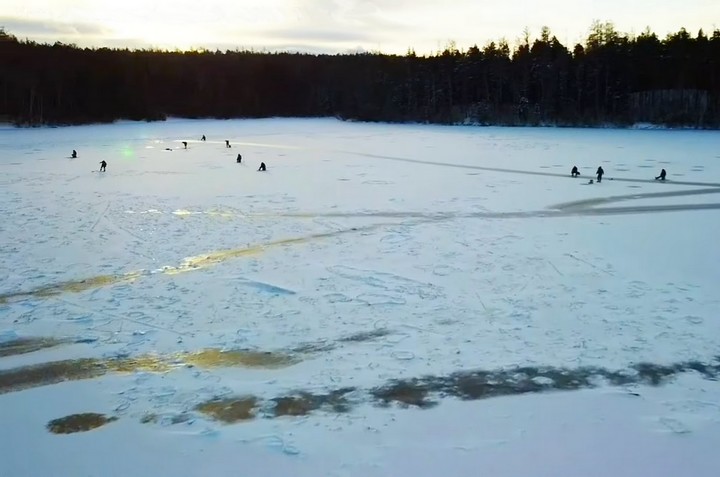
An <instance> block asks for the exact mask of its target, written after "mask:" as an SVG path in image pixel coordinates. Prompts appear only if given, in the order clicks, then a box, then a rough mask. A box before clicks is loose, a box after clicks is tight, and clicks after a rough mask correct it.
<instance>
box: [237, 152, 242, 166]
mask: <svg viewBox="0 0 720 477" xmlns="http://www.w3.org/2000/svg"><path fill="white" fill-rule="evenodd" d="M241 162H242V154H238V156H237V163H238V164H240V163H241Z"/></svg>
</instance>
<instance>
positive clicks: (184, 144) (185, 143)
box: [182, 141, 187, 149]
mask: <svg viewBox="0 0 720 477" xmlns="http://www.w3.org/2000/svg"><path fill="white" fill-rule="evenodd" d="M182 143H183V146H185V149H187V141H183V142H182Z"/></svg>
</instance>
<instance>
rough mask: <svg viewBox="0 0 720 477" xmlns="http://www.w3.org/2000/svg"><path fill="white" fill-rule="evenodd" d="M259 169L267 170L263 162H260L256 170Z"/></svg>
mask: <svg viewBox="0 0 720 477" xmlns="http://www.w3.org/2000/svg"><path fill="white" fill-rule="evenodd" d="M260 171H267V167H265V163H264V162H261V163H260V167H258V172H260Z"/></svg>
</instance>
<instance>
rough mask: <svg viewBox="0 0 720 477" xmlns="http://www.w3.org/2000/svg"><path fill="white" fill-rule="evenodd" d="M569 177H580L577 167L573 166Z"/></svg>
mask: <svg viewBox="0 0 720 477" xmlns="http://www.w3.org/2000/svg"><path fill="white" fill-rule="evenodd" d="M570 175H571V176H573V177H577V176H579V175H580V171H578V168H577V166H573V168H572V171H570Z"/></svg>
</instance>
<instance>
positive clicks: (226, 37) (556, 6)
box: [0, 0, 720, 54]
mask: <svg viewBox="0 0 720 477" xmlns="http://www.w3.org/2000/svg"><path fill="white" fill-rule="evenodd" d="M596 19H597V20H601V21H612V22H613V23H614V24H615V25H616V28H617V29H618V30H619V31H621V32H627V33H640V32H642V31H643V30H644V29H645V27H646V26H649V27H650V28H651V29H652V30H653V31H654V32H655V33H657V34H658V35H659V36H661V37H664V36H665V35H666V34H667V33H670V32H676V31H677V30H679V29H680V27H685V28H687V29H688V31H690V32H691V33H692V34H693V35H695V34H696V33H697V31H698V29H700V28H703V29H704V30H705V31H706V33H711V32H712V31H713V30H714V29H715V28H720V0H684V1H679V0H678V1H668V0H572V1H570V0H539V1H533V2H530V1H527V0H515V1H513V0H443V1H439V0H0V26H4V27H5V29H6V31H8V32H9V33H12V34H14V35H15V36H17V37H18V38H21V39H25V38H28V39H31V40H35V41H39V42H46V43H54V42H55V41H62V42H64V43H76V44H77V45H80V46H109V47H129V48H141V47H148V46H153V47H158V48H168V49H175V48H179V49H189V48H199V47H205V48H209V49H215V48H219V49H221V50H225V49H235V48H238V49H250V48H252V49H255V50H268V51H278V50H282V51H285V50H289V51H303V52H322V53H345V52H348V51H380V52H383V53H397V54H405V53H406V52H407V50H408V48H411V47H412V48H413V49H415V51H416V52H417V53H418V54H430V53H434V52H436V51H438V50H442V49H444V47H445V46H446V45H447V44H448V43H449V42H450V41H454V42H455V43H456V45H457V47H458V48H459V49H461V50H465V49H467V48H468V47H470V46H472V45H475V44H477V45H478V46H481V47H482V46H483V45H484V44H486V43H487V42H488V41H491V40H497V39H500V38H505V39H507V40H508V41H509V42H510V43H513V42H514V41H515V40H516V39H518V38H520V37H521V36H522V32H523V30H524V29H525V28H526V27H527V28H529V30H530V33H531V35H532V36H533V37H536V36H537V35H538V33H539V31H540V28H541V27H542V26H543V25H547V26H549V27H550V29H551V30H552V32H553V34H555V35H556V36H557V37H558V39H559V40H560V41H561V42H563V43H564V44H565V45H566V46H568V47H572V45H573V44H575V43H577V42H581V41H583V40H584V38H585V37H586V36H587V33H588V30H589V27H590V25H591V23H592V21H593V20H596Z"/></svg>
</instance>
